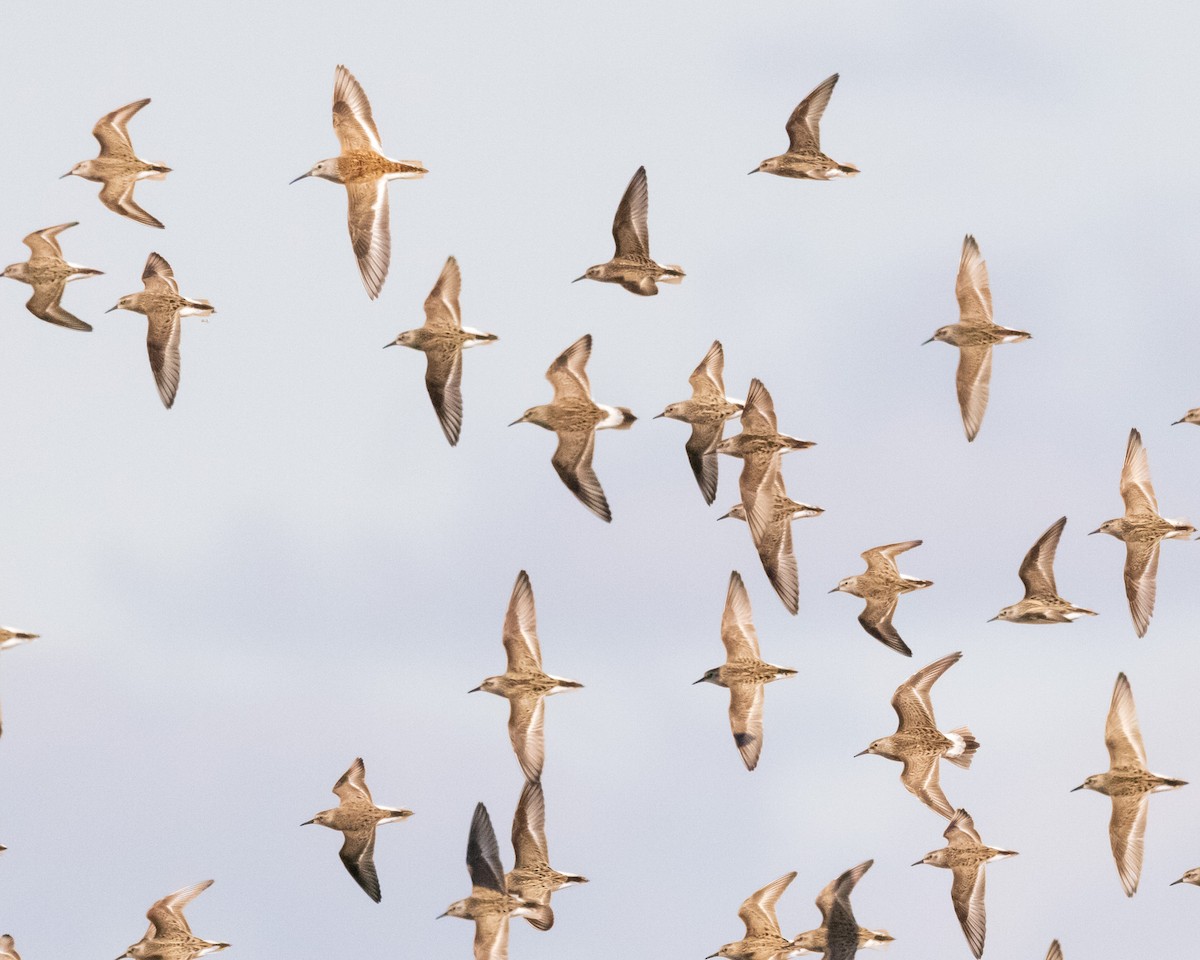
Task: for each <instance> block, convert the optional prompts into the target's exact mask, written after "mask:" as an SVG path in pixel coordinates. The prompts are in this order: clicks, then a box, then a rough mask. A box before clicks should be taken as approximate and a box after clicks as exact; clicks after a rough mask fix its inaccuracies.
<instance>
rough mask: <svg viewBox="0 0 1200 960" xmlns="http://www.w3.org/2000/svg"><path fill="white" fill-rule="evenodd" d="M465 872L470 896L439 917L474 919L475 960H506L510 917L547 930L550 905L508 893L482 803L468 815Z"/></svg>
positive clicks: (448, 908) (498, 851)
mask: <svg viewBox="0 0 1200 960" xmlns="http://www.w3.org/2000/svg"><path fill="white" fill-rule="evenodd" d="M467 872H468V873H469V874H470V876H471V895H470V896H469V897H467V898H465V899H463V900H456V901H455V902H454V903H452V904H450V906H448V907H447V908H446V912H445V913H442V914H439V916H438V919H441V918H442V917H461V918H462V919H464V920H474V921H475V960H508V921H509V918H510V917H525V918H526V919H527V920H528V921H529V922H530V923H532V924H533V925H534V926H535V927H537V928H538V929H539V930H548V929H550V925H551V924H552V923H553V922H554V919H553V918H554V915H553V913H551V911H550V907H549V905H546V904H540V903H535V902H534V901H532V900H526V899H522V898H521V897H519V896H516V895H514V894H512V893H509V891H508V886H507V884H506V883H505V880H504V867H503V866H501V864H500V845H499V844H498V843H496V831H495V830H493V829H492V820H491V817H489V816H488V812H487V807H485V806H484V805H483V804H482V803H480V804H477V805H476V807H475V815H474V816H473V817H472V818H471V833H470V835H469V836H468V838H467Z"/></svg>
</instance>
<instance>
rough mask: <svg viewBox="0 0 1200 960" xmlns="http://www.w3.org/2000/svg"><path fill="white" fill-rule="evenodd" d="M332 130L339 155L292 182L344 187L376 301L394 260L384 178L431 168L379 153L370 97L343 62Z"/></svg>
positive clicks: (361, 266) (362, 267) (357, 252)
mask: <svg viewBox="0 0 1200 960" xmlns="http://www.w3.org/2000/svg"><path fill="white" fill-rule="evenodd" d="M333 132H334V133H335V134H336V135H337V138H338V143H340V144H341V147H342V152H341V155H340V156H337V157H333V158H331V159H329V160H322V161H321V162H320V163H318V164H317V165H316V166H315V167H313V168H312V169H311V170H309V171H308V173H302V174H300V176H298V177H297V178H296V180H303V179H304V178H305V177H320V178H321V179H322V180H332V181H333V182H334V183H340V184H342V185H343V186H344V187H345V188H346V193H347V194H348V197H349V202H350V212H349V216H348V222H349V225H350V244H351V246H352V247H353V248H354V256H355V257H357V258H358V270H359V273H361V274H362V281H363V286H365V287H366V288H367V296H369V297H370V298H371V299H372V300H374V299H375V298H376V297H378V296H379V291H380V290H382V289H383V281H384V280H386V279H387V273H388V265H389V264H390V263H391V259H392V239H391V226H390V223H389V219H390V218H389V216H388V194H387V185H388V181H389V180H416V179H420V178H421V177H423V176H425V174H427V173H428V172H429V171H428V170H426V169H425V168H424V167H423V166H421V161H420V160H392V159H390V158H388V157H385V156H384V155H383V146H382V145H381V144H380V142H379V131H378V130H377V129H376V127H375V119H374V118H373V117H372V116H371V104H370V101H368V100H367V95H366V94H365V93H363V88H362V87H361V86H359V83H358V81H357V80H355V79H354V75H353V74H352V73H351V72H350V71H349V70H347V69H346V68H345V67H343V66H342V65H341V64H338V67H337V69H336V70H335V71H334V74H333ZM296 180H293V181H292V183H295V182H296Z"/></svg>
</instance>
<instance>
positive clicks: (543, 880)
mask: <svg viewBox="0 0 1200 960" xmlns="http://www.w3.org/2000/svg"><path fill="white" fill-rule="evenodd" d="M512 845H513V857H514V863H513V868H512V869H511V870H510V871H508V874H507V875H506V876H505V878H504V880H505V883H507V884H508V890H509V892H510V893H511V894H512V895H513V896H515V897H519V898H520V899H522V900H532V901H533V902H534V903H539V904H544V905H545V906H546V908H547V910H549V907H550V896H551V894H553V893H556V892H557V891H559V890H561V889H562V888H563V887H570V886H574V885H576V884H580V883H587V882H588V880H587V877H581V876H579V875H578V874H574V873H560V872H559V871H557V870H555V869H554V868H553V867H552V866H550V853H549V851H548V850H547V846H546V798H545V796H544V795H543V793H542V785H541V784H540V783H538V782H537V781H535V780H526V781H525V786H524V787H523V788H522V789H521V798H520V800H518V801H517V811H516V813H514V814H513V824H512ZM526 919H529V918H526ZM544 919H546V920H548V921H549V922H550V923H553V922H554V915H553V914H552V913H550V914H548V916H547V917H546V918H544ZM529 922H530V923H531V924H532V923H533V920H529ZM534 925H535V926H536V924H534ZM546 929H548V928H546Z"/></svg>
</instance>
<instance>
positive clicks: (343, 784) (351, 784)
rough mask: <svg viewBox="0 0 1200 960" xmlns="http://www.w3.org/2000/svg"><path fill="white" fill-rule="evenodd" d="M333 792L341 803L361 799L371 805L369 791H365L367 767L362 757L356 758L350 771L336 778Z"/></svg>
mask: <svg viewBox="0 0 1200 960" xmlns="http://www.w3.org/2000/svg"><path fill="white" fill-rule="evenodd" d="M333 792H334V793H335V794H337V797H338V799H339V800H342V801H343V802H344V801H346V800H357V799H360V798H361V799H363V800H366V801H367V802H368V803H373V801H372V800H371V791H370V790H368V789H367V767H366V764H364V763H363V760H362V757H358V758H357V759H356V760H355V761H354V762H353V763H352V764H350V769H349V770H347V771H346V772H345V773H343V774H342V775H341V776H340V777H339V778H338V782H337V783H335V784H334V785H333Z"/></svg>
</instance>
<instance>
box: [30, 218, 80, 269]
mask: <svg viewBox="0 0 1200 960" xmlns="http://www.w3.org/2000/svg"><path fill="white" fill-rule="evenodd" d="M77 226H79V221H78V220H74V221H72V222H71V223H60V224H59V225H58V226H57V227H46V228H45V229H44V230H34V231H33V233H31V234H29V236H27V237H26V238H25V239H24V240H22V241H21V242H22V243H24V244H25V246H27V247H28V248H29V251H30V254H29V258H30V259H31V260H32V259H34V258H36V257H48V258H49V259H51V260H61V259H62V247H60V246H59V245H58V239H57V238H58V235H59V234H60V233H62V232H63V231H64V230H69V229H70V228H71V227H77Z"/></svg>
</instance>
